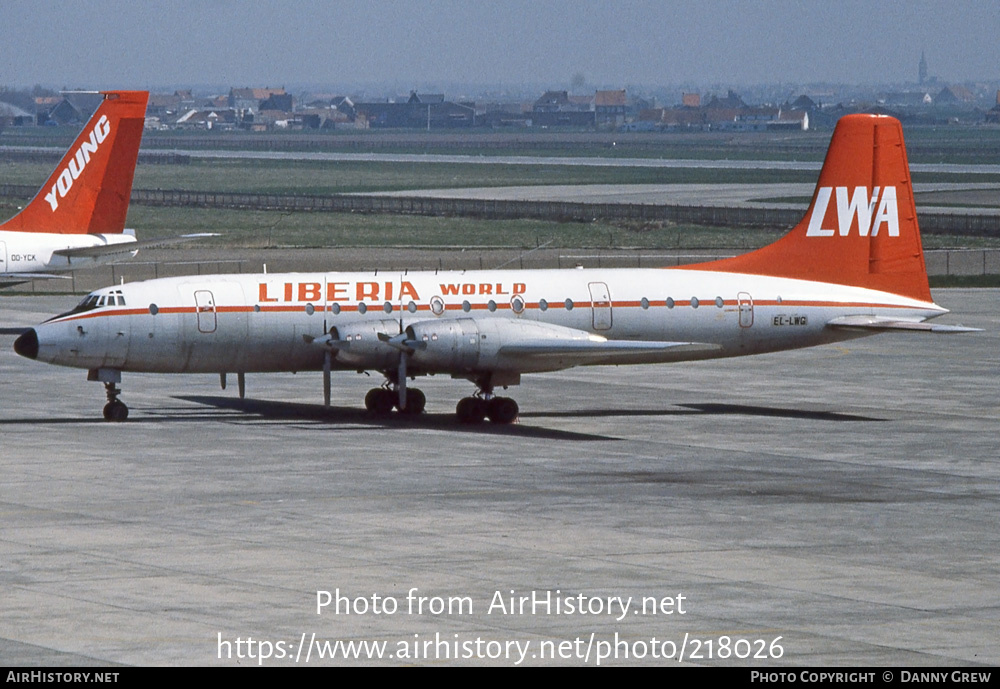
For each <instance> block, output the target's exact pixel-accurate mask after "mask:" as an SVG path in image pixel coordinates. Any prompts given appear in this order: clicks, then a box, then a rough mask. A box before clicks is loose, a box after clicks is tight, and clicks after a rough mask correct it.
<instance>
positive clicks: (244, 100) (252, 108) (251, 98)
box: [229, 88, 285, 119]
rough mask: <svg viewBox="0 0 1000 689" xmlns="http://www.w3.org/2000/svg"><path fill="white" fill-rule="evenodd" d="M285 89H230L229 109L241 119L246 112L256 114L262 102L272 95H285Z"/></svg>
mask: <svg viewBox="0 0 1000 689" xmlns="http://www.w3.org/2000/svg"><path fill="white" fill-rule="evenodd" d="M283 95H285V89H283V88H281V89H272V88H245V89H229V109H230V110H232V111H234V112H235V113H236V115H237V117H238V118H239V119H244V117H245V115H246V114H248V113H249V114H252V115H256V114H257V113H258V112H260V104H261V103H263V102H264V101H266V100H267V99H269V98H270V97H271V96H283Z"/></svg>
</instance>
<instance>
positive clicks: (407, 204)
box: [0, 184, 1000, 236]
mask: <svg viewBox="0 0 1000 689" xmlns="http://www.w3.org/2000/svg"><path fill="white" fill-rule="evenodd" d="M35 191H37V190H36V189H35V188H34V187H30V186H28V185H18V184H2V185H0V196H3V197H7V198H28V197H30V196H31V195H32V194H34V193H35ZM132 203H135V204H142V205H147V206H176V207H194V208H219V209H232V210H258V211H260V210H272V211H282V212H328V213H329V212H333V213H386V214H400V215H427V216H439V217H475V218H491V219H515V218H526V219H535V220H550V221H560V222H591V221H594V220H610V221H647V222H648V221H660V222H673V223H678V224H691V225H704V226H709V227H754V228H785V227H791V226H792V225H794V224H795V223H797V222H798V221H799V220H800V219H801V218H802V213H803V210H802V209H799V208H773V207H771V208H756V207H743V206H686V205H663V204H639V203H582V202H566V201H518V200H507V199H464V198H442V197H433V198H432V197H422V196H387V195H371V194H330V195H309V194H264V193H244V192H220V191H186V190H177V189H174V190H167V189H133V190H132ZM920 228H921V230H922V231H923V232H925V233H940V234H959V235H973V236H995V235H998V234H1000V213H995V214H979V213H961V212H955V213H921V214H920Z"/></svg>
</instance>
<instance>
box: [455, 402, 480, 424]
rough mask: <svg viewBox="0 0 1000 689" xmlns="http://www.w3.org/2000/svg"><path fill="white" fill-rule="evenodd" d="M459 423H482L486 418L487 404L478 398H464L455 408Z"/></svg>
mask: <svg viewBox="0 0 1000 689" xmlns="http://www.w3.org/2000/svg"><path fill="white" fill-rule="evenodd" d="M455 413H456V414H457V415H458V421H459V423H467V424H474V423H482V421H483V419H485V418H486V402H485V401H483V400H481V399H479V398H478V397H463V398H462V399H460V400H459V401H458V406H457V407H455Z"/></svg>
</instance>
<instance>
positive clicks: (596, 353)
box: [14, 115, 971, 423]
mask: <svg viewBox="0 0 1000 689" xmlns="http://www.w3.org/2000/svg"><path fill="white" fill-rule="evenodd" d="M943 313H947V311H946V309H943V308H941V307H940V306H937V305H936V304H934V302H933V301H932V299H931V294H930V289H929V287H928V283H927V273H926V269H925V267H924V257H923V250H922V247H921V242H920V232H919V229H918V226H917V218H916V210H915V207H914V201H913V194H912V189H911V184H910V174H909V167H908V165H907V161H906V152H905V149H904V145H903V133H902V128H901V127H900V124H899V122H898V121H897V120H895V119H892V118H889V117H884V116H873V115H851V116H847V117H844V118H842V119H841V120H840V122H839V123H838V125H837V128H836V131H835V132H834V134H833V139H832V141H831V143H830V150H829V152H828V153H827V157H826V161H825V162H824V165H823V169H822V171H821V173H820V177H819V182H818V184H817V187H816V191H815V193H814V195H813V198H812V203H811V204H810V207H809V210H808V211H807V214H806V217H805V218H804V219H803V220H802V222H800V223H799V224H798V225H797V226H796V227H795V228H794V229H792V230H791V232H789V233H788V234H787V235H786V236H784V237H783V238H782V239H780V240H778V241H777V242H775V243H774V244H771V245H769V246H766V247H764V248H762V249H759V250H757V251H754V252H751V253H749V254H745V255H743V256H737V257H735V258H729V259H723V260H719V261H714V262H711V263H703V264H698V265H689V266H682V267H679V268H663V269H641V270H630V269H608V270H600V269H598V270H593V269H588V270H583V269H576V270H497V271H468V272H465V271H463V272H415V273H399V272H395V273H394V272H377V273H286V274H260V275H215V276H198V277H180V278H165V279H158V280H149V281H146V282H136V283H131V284H124V285H119V286H114V287H109V288H106V289H102V290H98V291H96V292H93V293H92V294H90V295H88V296H87V297H86V298H85V299H84V300H83V302H82V303H80V305H79V306H77V307H76V308H75V309H73V310H72V311H70V312H68V313H64V314H62V315H60V316H56V317H54V318H52V319H50V320H48V321H46V322H45V323H42V324H41V325H39V326H37V327H35V328H34V329H32V330H29V331H27V332H25V333H24V334H23V335H21V336H20V337H19V338H18V339H17V341H16V342H15V345H14V348H15V350H16V351H17V352H18V353H19V354H21V355H23V356H25V357H28V358H30V359H37V360H39V361H44V362H48V363H52V364H59V365H63V366H73V367H77V368H84V369H88V370H89V376H88V379H89V380H96V381H101V382H103V383H104V384H105V388H106V393H107V398H108V403H107V405H106V406H105V409H104V416H105V418H107V419H109V420H122V419H124V418H126V417H127V415H128V410H127V408H126V407H125V405H124V404H123V403H122V402H121V401H120V400H119V399H118V395H119V393H120V392H121V390H120V389H119V388H118V387H117V384H118V383H120V382H121V373H122V372H123V371H146V372H159V373H208V372H212V373H218V374H221V376H222V382H223V385H224V384H225V380H226V379H225V376H226V374H227V373H230V372H232V373H236V374H237V375H238V378H239V383H240V395H241V396H242V395H243V390H244V385H243V383H244V374H246V373H249V372H263V371H304V370H322V371H323V372H324V398H325V403H326V404H329V403H330V371H331V370H353V371H366V370H375V371H379V372H381V373H382V374H384V376H385V378H386V381H385V383H384V384H383V386H382V387H380V388H375V389H373V390H371V391H370V392H369V393H368V395H367V397H366V398H365V405H366V407H367V408H368V409H369V410H370V411H371V412H372V413H373V414H376V415H384V414H389V413H391V412H392V410H393V409H394V408H396V409H398V410H399V411H400V412H401V413H405V414H419V413H420V412H421V411H423V408H424V402H425V399H424V395H423V394H422V393H421V392H420V391H419V390H417V389H416V388H413V387H409V386H408V382H409V381H410V380H412V379H414V378H415V377H417V376H423V375H430V374H446V375H450V376H452V377H454V378H462V379H467V380H469V381H472V382H473V383H474V384H475V385H476V388H477V392H476V393H475V394H473V395H472V396H470V397H465V398H463V399H462V400H460V401H459V402H458V407H457V414H458V418H459V420H461V421H463V422H467V423H475V422H480V421H482V420H483V419H484V418H486V417H488V418H489V419H490V420H491V421H493V422H495V423H510V422H512V421H514V420H515V419H516V417H517V415H518V406H517V403H516V402H514V400H512V399H510V398H508V397H503V396H499V395H497V394H496V391H497V390H498V389H499V388H506V387H508V386H511V385H517V384H519V383H520V380H521V375H522V374H524V373H534V372H539V371H557V370H561V369H565V368H570V367H573V366H590V365H602V364H653V363H664V362H676V361H685V360H692V359H709V358H715V357H731V356H742V355H745V354H759V353H762V352H774V351H778V350H784V349H793V348H798V347H810V346H813V345H821V344H827V343H831V342H837V341H841V340H846V339H850V338H854V337H859V336H863V335H868V334H872V333H876V332H882V331H886V330H904V331H913V330H924V331H937V332H962V331H968V330H971V329H970V328H963V327H960V326H948V325H932V324H930V323H928V322H927V321H928V319H931V318H934V317H935V316H940V315H941V314H943Z"/></svg>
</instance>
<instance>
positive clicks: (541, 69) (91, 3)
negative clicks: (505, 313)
mask: <svg viewBox="0 0 1000 689" xmlns="http://www.w3.org/2000/svg"><path fill="white" fill-rule="evenodd" d="M0 13H2V14H0V84H2V85H16V86H30V85H32V84H35V83H41V84H44V85H48V86H53V87H62V86H68V87H87V88H94V87H98V88H148V87H155V86H164V85H182V84H190V85H198V84H218V85H232V86H249V85H254V86H257V85H272V86H276V85H288V86H291V85H295V84H326V85H331V86H332V85H348V84H373V83H386V84H389V85H399V86H400V87H401V88H408V87H409V86H410V85H412V86H417V87H424V88H426V87H428V86H432V85H434V84H448V83H461V82H464V83H476V84H495V85H500V86H502V85H517V84H523V83H527V84H548V85H551V86H552V87H553V88H556V87H561V88H566V87H568V86H569V85H570V82H571V80H572V79H573V77H574V75H577V74H580V75H583V77H584V78H585V80H586V84H587V85H588V86H590V87H592V86H595V85H596V86H601V85H605V86H608V85H648V86H655V85H668V84H670V85H672V84H679V83H693V84H697V85H704V86H707V85H711V84H716V83H737V84H761V83H777V82H788V81H793V82H820V81H830V82H846V83H889V82H904V81H916V77H917V62H918V60H919V58H920V51H921V50H922V49H923V50H925V51H926V53H927V60H928V63H929V65H930V73H931V74H932V75H936V76H939V77H940V78H941V79H942V80H945V81H963V80H973V79H983V80H996V79H998V77H1000V3H998V2H997V0H978V1H968V0H950V1H939V0H892V1H889V0H885V1H882V2H879V1H873V0H825V1H822V0H797V1H796V0H759V1H756V2H749V1H748V2H737V1H735V0H683V1H672V2H670V1H666V0H661V1H658V2H654V1H645V0H636V1H629V0H618V1H617V2H591V1H584V0H503V1H500V2H493V1H486V0H459V1H453V0H420V1H419V2H417V1H409V0H407V1H403V0H399V1H385V0H364V1H358V2H355V1H354V0H339V1H333V0H330V1H326V2H321V1H319V0H283V1H280V2H279V1H277V0H275V1H267V0H246V1H242V2H240V1H237V0H158V1H156V2H143V1H141V0H140V1H138V2H136V1H135V0H73V1H69V0H67V1H56V0H3V3H2V5H0Z"/></svg>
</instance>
